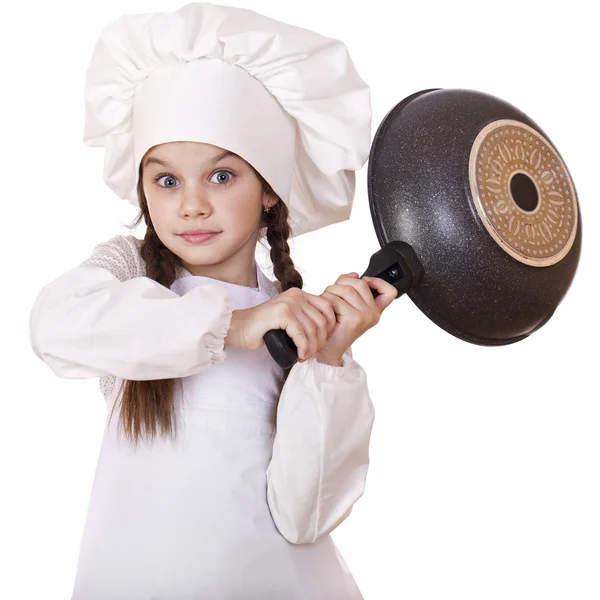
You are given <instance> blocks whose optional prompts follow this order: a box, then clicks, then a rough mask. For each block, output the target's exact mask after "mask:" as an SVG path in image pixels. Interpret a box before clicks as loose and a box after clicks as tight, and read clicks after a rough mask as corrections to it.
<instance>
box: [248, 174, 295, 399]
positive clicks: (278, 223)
mask: <svg viewBox="0 0 600 600" xmlns="http://www.w3.org/2000/svg"><path fill="white" fill-rule="evenodd" d="M254 172H255V173H256V176H257V177H258V178H259V179H260V180H261V181H262V184H263V189H264V190H265V191H266V192H267V193H268V194H270V195H271V196H276V194H275V192H273V189H272V188H271V186H270V185H269V184H268V183H267V182H266V180H265V179H264V178H263V177H262V176H261V175H260V173H259V172H258V171H256V170H254ZM289 214H290V211H289V209H288V207H287V205H286V204H285V202H283V201H282V200H281V198H279V200H278V201H277V202H276V203H275V204H274V205H273V206H272V207H271V208H270V209H269V210H268V211H263V213H262V218H263V226H264V227H266V238H267V241H268V242H269V246H270V247H271V250H270V253H269V255H270V257H271V262H272V263H273V274H274V275H275V278H276V280H277V283H278V284H279V285H277V283H276V287H278V288H279V292H280V293H281V292H285V291H286V290H289V289H290V288H293V287H297V288H300V289H303V285H304V281H303V280H302V275H300V273H299V272H298V271H297V270H296V267H295V266H294V261H293V260H292V257H291V256H290V247H289V245H288V238H289V236H290V225H289ZM259 239H261V238H259ZM291 370H292V369H291V368H290V369H287V370H286V371H285V372H284V374H283V377H282V379H281V382H280V385H279V390H278V397H280V396H281V392H282V390H283V386H284V385H285V382H286V381H287V378H288V376H289V374H290V372H291Z"/></svg>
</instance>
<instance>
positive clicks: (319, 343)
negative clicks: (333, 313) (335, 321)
mask: <svg viewBox="0 0 600 600" xmlns="http://www.w3.org/2000/svg"><path fill="white" fill-rule="evenodd" d="M302 310H303V311H304V314H305V315H306V317H307V318H309V319H310V320H311V321H312V325H313V329H311V332H314V335H313V338H312V339H311V342H312V344H311V347H310V354H311V355H312V354H315V353H316V352H318V351H319V350H320V349H321V348H322V347H323V346H324V345H325V342H326V341H327V337H328V334H329V331H328V329H327V318H326V317H325V315H324V314H323V313H321V312H320V311H319V310H318V309H316V308H315V307H314V306H312V305H311V304H309V303H308V302H306V303H305V304H304V306H303V307H302ZM332 310H333V309H332ZM313 344H314V345H313Z"/></svg>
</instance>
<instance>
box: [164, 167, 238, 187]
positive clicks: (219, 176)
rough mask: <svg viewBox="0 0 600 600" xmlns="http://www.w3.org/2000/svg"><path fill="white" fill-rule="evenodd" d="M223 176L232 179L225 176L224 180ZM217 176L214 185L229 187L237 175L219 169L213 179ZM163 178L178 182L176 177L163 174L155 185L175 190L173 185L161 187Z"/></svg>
mask: <svg viewBox="0 0 600 600" xmlns="http://www.w3.org/2000/svg"><path fill="white" fill-rule="evenodd" d="M223 174H227V175H230V178H229V179H228V180H227V177H226V176H225V178H223ZM215 175H217V181H215V182H214V183H220V184H222V185H228V184H230V183H231V182H232V180H233V178H234V177H235V175H234V174H233V173H232V172H231V171H228V170H226V169H219V170H218V171H215V172H214V173H213V176H212V177H214V176H215ZM163 177H165V178H166V180H167V181H169V180H171V181H173V180H174V181H177V179H176V178H175V177H173V175H169V174H166V173H161V174H160V175H157V176H156V177H155V178H154V183H156V184H157V185H158V186H159V187H161V188H163V189H171V188H173V187H174V186H172V185H168V184H167V185H161V184H159V183H158V181H159V180H160V179H162V178H163ZM212 177H211V179H210V180H211V181H213V178H212Z"/></svg>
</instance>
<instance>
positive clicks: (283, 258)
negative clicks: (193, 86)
mask: <svg viewBox="0 0 600 600" xmlns="http://www.w3.org/2000/svg"><path fill="white" fill-rule="evenodd" d="M250 167H251V168H252V170H253V171H254V173H255V174H256V176H257V178H258V179H259V180H260V182H261V183H262V186H263V191H264V192H268V193H270V194H272V195H273V196H274V197H277V198H278V196H277V195H276V194H275V192H274V191H273V189H272V187H271V186H270V185H269V184H268V183H267V182H266V181H265V179H264V178H263V177H262V176H261V175H260V173H258V171H257V170H256V169H255V168H254V167H252V165H250ZM142 174H143V170H142V165H141V164H140V168H139V174H138V183H137V193H138V198H139V205H140V213H139V214H138V215H137V217H136V218H135V220H134V221H133V224H132V225H127V227H129V228H130V229H133V228H134V227H136V226H137V225H138V224H139V223H140V221H141V220H142V218H143V219H144V221H145V223H146V235H145V236H144V239H143V241H142V243H141V247H140V252H141V257H142V259H143V261H144V262H145V264H146V277H149V278H150V279H153V280H154V281H157V282H158V283H160V284H162V285H164V286H165V287H167V288H169V287H170V286H171V285H172V283H173V282H174V281H175V279H176V276H177V271H178V269H179V268H180V267H181V266H182V264H181V260H180V258H179V257H178V256H177V255H176V254H174V253H173V252H171V250H169V249H168V248H167V247H166V246H165V245H164V244H163V243H162V242H161V241H160V239H159V238H158V236H157V234H156V231H155V230H154V226H153V224H152V221H151V219H150V213H149V210H148V202H147V200H146V196H145V194H144V188H143V184H142ZM288 217H289V210H288V207H287V206H286V204H285V203H284V202H283V201H282V200H281V198H279V200H278V202H276V203H275V205H273V206H272V207H271V208H270V209H269V212H268V213H267V212H265V211H264V210H263V212H262V221H261V232H260V234H259V237H258V242H259V243H262V240H263V238H264V235H263V229H264V228H266V238H267V241H268V242H269V246H270V258H271V262H272V263H273V273H274V275H275V278H276V280H277V281H276V283H275V285H276V287H277V288H278V291H279V292H284V291H285V290H287V289H289V288H292V287H297V288H300V289H302V285H303V281H302V276H301V275H300V273H299V272H298V271H297V270H296V268H295V267H294V262H293V261H292V258H291V256H290V248H289V246H288V242H287V240H288V238H289V234H290V228H289V223H288ZM263 247H264V244H263ZM278 284H279V285H278ZM289 373H290V369H288V370H287V371H285V372H284V375H283V377H282V380H281V384H280V387H279V394H280V393H281V390H282V389H283V385H284V384H285V382H286V380H287V377H288V375H289ZM176 384H178V385H181V379H179V378H172V379H153V380H147V381H134V380H123V381H122V382H121V387H120V389H119V394H120V395H121V396H120V400H121V415H120V426H121V429H122V430H123V432H124V433H125V435H126V437H127V438H128V439H129V441H130V442H132V443H133V444H134V446H137V444H138V442H139V441H140V439H141V438H143V436H144V434H145V435H149V436H150V439H153V438H154V437H156V435H157V431H158V430H159V429H160V434H162V435H164V436H165V437H166V436H170V437H171V438H173V436H174V434H175V435H176V432H177V425H176V410H175V409H176V407H175V398H174V393H175V385H176ZM116 406H117V401H116V400H115V403H114V404H113V408H112V411H111V415H110V419H112V415H113V413H114V410H115V407H116ZM109 422H110V420H109Z"/></svg>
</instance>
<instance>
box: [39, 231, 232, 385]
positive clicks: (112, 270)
mask: <svg viewBox="0 0 600 600" xmlns="http://www.w3.org/2000/svg"><path fill="white" fill-rule="evenodd" d="M139 242H140V240H137V239H136V238H135V237H134V236H122V235H117V236H115V237H113V238H112V239H110V240H109V241H108V242H103V243H101V244H98V245H97V246H96V247H95V248H94V251H93V253H92V255H91V256H90V257H89V258H88V259H87V260H86V261H84V262H83V263H82V264H81V265H79V266H77V267H75V268H74V269H71V270H70V271H67V272H66V273H64V274H62V275H61V276H60V277H58V278H57V279H55V280H54V281H52V282H50V283H49V284H47V285H46V286H44V287H43V288H42V290H41V291H40V292H39V294H38V296H37V298H36V300H35V303H34V305H33V307H32V309H31V313H30V342H31V346H32V348H33V351H34V352H35V354H36V355H37V356H38V357H39V358H40V359H41V360H43V361H44V362H45V363H46V364H47V365H48V366H49V367H50V368H51V369H52V370H53V371H54V373H56V375H58V376H59V377H64V378H69V379H85V378H92V377H101V376H107V375H112V376H117V377H120V378H122V379H131V380H136V381H143V380H151V379H168V378H175V377H186V376H188V375H194V374H196V373H199V372H201V371H203V370H204V369H207V368H208V367H209V366H210V365H211V364H212V363H214V362H220V361H222V360H224V358H225V356H226V350H225V347H224V346H225V337H226V335H227V331H228V329H229V327H230V324H231V318H232V311H233V302H232V299H231V296H230V295H229V292H228V290H227V288H226V287H225V286H222V285H220V284H209V285H205V286H200V287H196V288H192V289H191V290H190V291H189V292H188V293H186V294H185V295H183V296H179V295H178V294H176V293H175V292H173V291H171V290H169V289H168V288H166V287H164V286H163V285H161V284H159V283H158V282H156V281H154V280H152V279H150V278H148V277H145V276H144V273H145V266H144V263H143V261H142V259H141V257H140V255H139V249H138V244H139Z"/></svg>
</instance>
